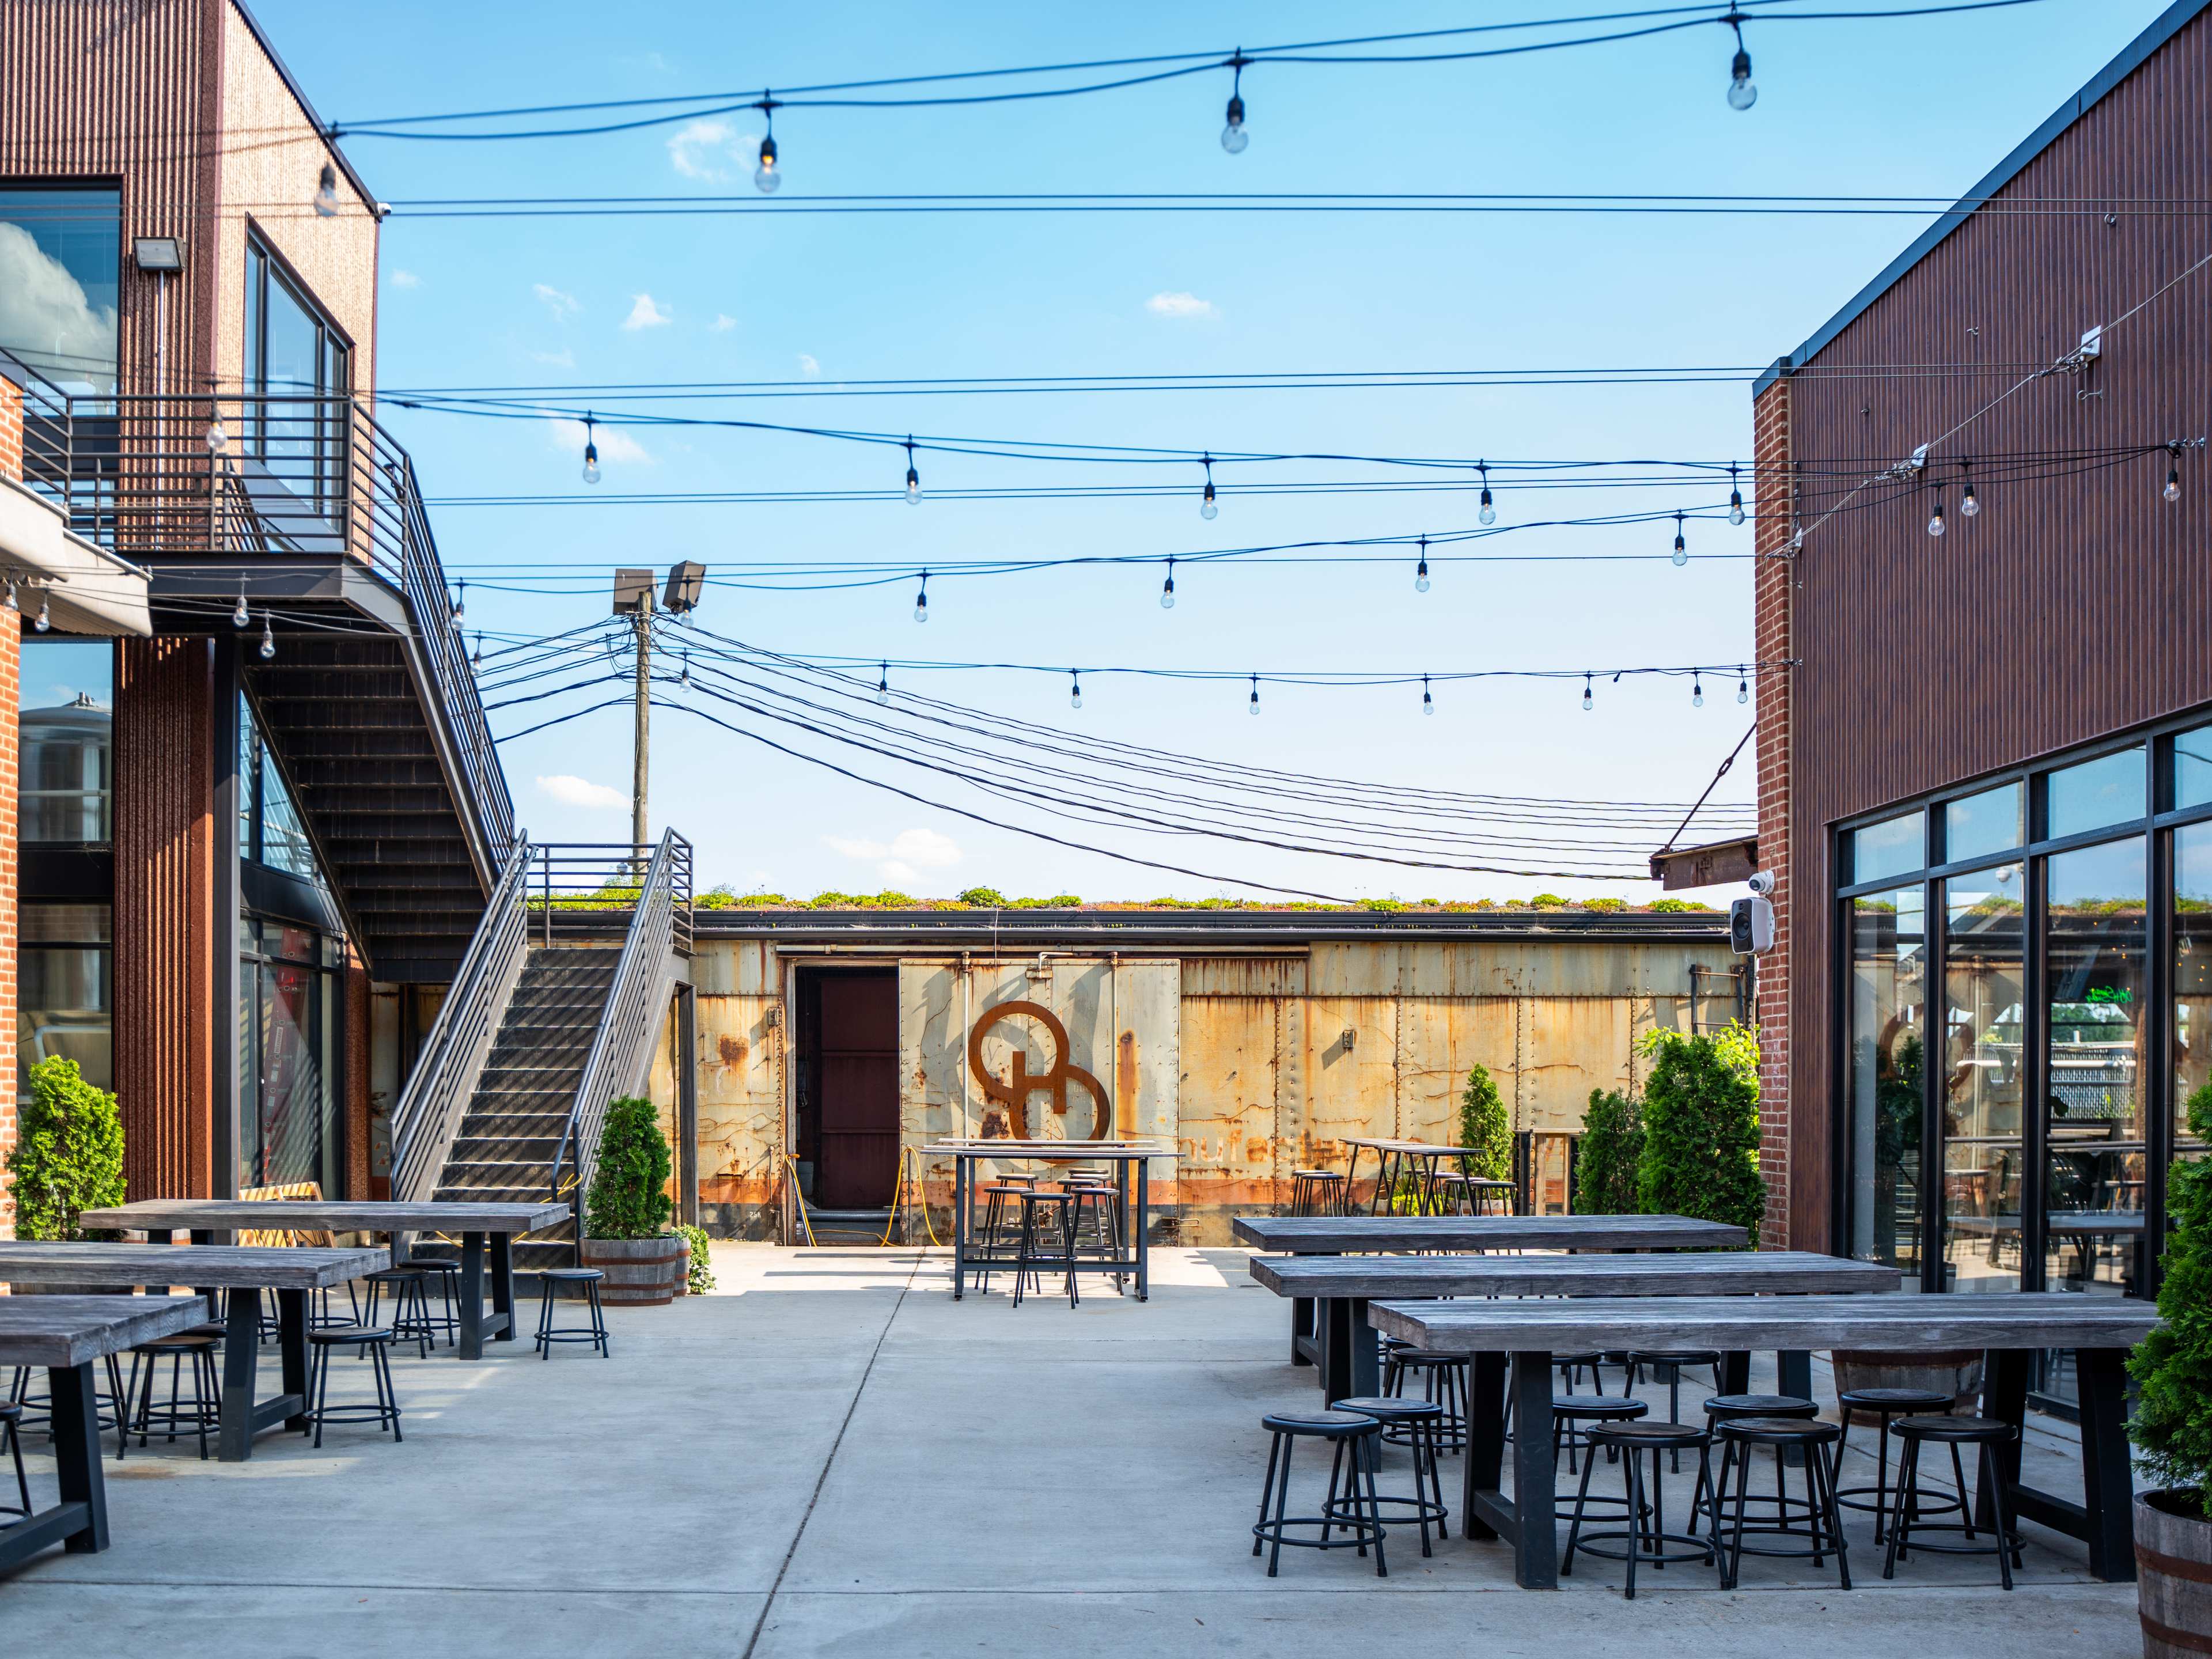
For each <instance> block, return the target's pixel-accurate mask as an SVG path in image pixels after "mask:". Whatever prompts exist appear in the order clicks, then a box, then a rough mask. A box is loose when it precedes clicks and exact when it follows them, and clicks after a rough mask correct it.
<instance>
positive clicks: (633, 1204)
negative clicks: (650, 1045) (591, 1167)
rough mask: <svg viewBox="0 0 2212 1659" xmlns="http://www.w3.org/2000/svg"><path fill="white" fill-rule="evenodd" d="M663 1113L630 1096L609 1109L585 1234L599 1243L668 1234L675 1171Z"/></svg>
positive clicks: (601, 1138) (648, 1102)
mask: <svg viewBox="0 0 2212 1659" xmlns="http://www.w3.org/2000/svg"><path fill="white" fill-rule="evenodd" d="M673 1167H674V1166H673V1164H671V1162H670V1159H669V1156H668V1138H667V1137H666V1136H665V1135H664V1134H662V1133H660V1114H659V1112H657V1111H655V1110H654V1109H653V1103H652V1102H651V1101H649V1100H641V1099H639V1098H638V1097H636V1096H635V1095H632V1096H628V1097H624V1098H623V1099H620V1100H617V1101H613V1102H611V1103H609V1105H608V1107H607V1121H606V1125H605V1127H604V1128H602V1129H601V1130H600V1132H599V1170H598V1173H597V1174H595V1175H593V1176H592V1190H591V1194H590V1196H589V1197H588V1199H587V1200H586V1203H585V1215H584V1230H585V1231H586V1232H587V1233H588V1234H589V1235H590V1236H591V1237H593V1238H658V1237H660V1236H661V1234H663V1233H664V1232H665V1231H667V1228H668V1212H670V1211H671V1209H673V1208H674V1207H675V1206H674V1205H673V1203H672V1202H671V1200H670V1199H669V1196H668V1176H669V1172H670V1170H671V1169H672V1168H673Z"/></svg>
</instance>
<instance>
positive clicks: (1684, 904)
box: [1650, 898, 1713, 916]
mask: <svg viewBox="0 0 2212 1659" xmlns="http://www.w3.org/2000/svg"><path fill="white" fill-rule="evenodd" d="M1711 908H1713V907H1712V906H1711V905H1710V904H1700V903H1699V902H1698V901H1697V900H1695V899H1670V898H1662V899H1653V900H1652V901H1651V904H1650V909H1651V914H1652V915H1656V916H1672V915H1680V914H1681V913H1682V912H1683V911H1685V910H1710V909H1711Z"/></svg>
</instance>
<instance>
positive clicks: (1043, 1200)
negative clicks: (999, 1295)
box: [1014, 1188, 1082, 1308]
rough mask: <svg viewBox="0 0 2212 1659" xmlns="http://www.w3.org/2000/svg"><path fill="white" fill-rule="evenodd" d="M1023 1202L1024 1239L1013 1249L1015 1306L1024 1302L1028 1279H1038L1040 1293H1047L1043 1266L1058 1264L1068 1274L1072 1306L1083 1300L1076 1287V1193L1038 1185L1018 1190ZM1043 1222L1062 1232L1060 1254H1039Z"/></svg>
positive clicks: (1068, 1287) (1020, 1200) (1068, 1293)
mask: <svg viewBox="0 0 2212 1659" xmlns="http://www.w3.org/2000/svg"><path fill="white" fill-rule="evenodd" d="M1017 1201H1018V1203H1019V1204H1020V1205H1021V1206H1022V1236H1021V1242H1020V1243H1018V1245H1017V1246H1016V1247H1015V1252H1014V1306H1016V1307H1017V1308H1018V1307H1020V1306H1021V1305H1022V1286H1023V1285H1024V1283H1025V1282H1026V1281H1027V1280H1029V1279H1036V1287H1037V1293H1038V1294H1039V1295H1040V1296H1041V1295H1042V1294H1043V1293H1044V1279H1043V1276H1042V1273H1041V1271H1040V1270H1041V1269H1042V1268H1045V1267H1059V1268H1060V1269H1062V1270H1064V1271H1065V1272H1066V1274H1067V1305H1068V1306H1069V1307H1071V1308H1073V1307H1074V1306H1076V1305H1077V1304H1078V1303H1079V1302H1080V1301H1081V1300H1082V1297H1081V1295H1080V1293H1079V1291H1077V1290H1076V1288H1075V1232H1074V1213H1073V1212H1074V1207H1075V1194H1073V1193H1041V1192H1038V1191H1036V1189H1035V1188H1030V1189H1029V1190H1027V1191H1024V1192H1023V1193H1020V1194H1017ZM1040 1225H1048V1226H1050V1227H1052V1228H1053V1229H1054V1231H1057V1232H1058V1233H1059V1235H1060V1250H1059V1253H1058V1254H1057V1255H1046V1254H1040V1253H1039V1252H1038V1250H1037V1248H1036V1247H1037V1242H1038V1239H1039V1237H1040V1234H1039V1232H1038V1228H1039V1226H1040Z"/></svg>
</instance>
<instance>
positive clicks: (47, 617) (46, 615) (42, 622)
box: [31, 593, 54, 634]
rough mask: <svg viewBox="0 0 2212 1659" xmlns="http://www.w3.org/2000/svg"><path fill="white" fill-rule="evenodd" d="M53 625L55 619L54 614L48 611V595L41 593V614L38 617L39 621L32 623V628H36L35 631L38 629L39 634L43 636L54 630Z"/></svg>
mask: <svg viewBox="0 0 2212 1659" xmlns="http://www.w3.org/2000/svg"><path fill="white" fill-rule="evenodd" d="M53 625H54V619H53V617H52V613H51V612H50V611H48V610H47V609H46V595H45V594H43V593H41V594H40V596H39V614H38V617H37V619H36V620H35V621H33V623H32V624H31V626H32V627H33V628H35V629H38V630H39V632H40V633H41V634H43V633H45V632H46V630H47V629H49V628H52V626H53Z"/></svg>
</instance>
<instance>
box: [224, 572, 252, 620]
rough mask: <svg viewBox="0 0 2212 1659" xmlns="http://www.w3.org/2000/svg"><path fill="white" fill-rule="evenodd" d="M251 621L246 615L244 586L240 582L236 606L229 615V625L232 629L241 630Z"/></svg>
mask: <svg viewBox="0 0 2212 1659" xmlns="http://www.w3.org/2000/svg"><path fill="white" fill-rule="evenodd" d="M252 620H253V618H252V617H251V616H249V615H248V614H247V613H246V584H245V583H244V582H240V583H239V585H238V606H237V608H236V609H235V610H234V611H232V612H231V613H230V625H231V626H232V627H233V628H243V627H245V626H246V623H250V622H252Z"/></svg>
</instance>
